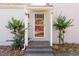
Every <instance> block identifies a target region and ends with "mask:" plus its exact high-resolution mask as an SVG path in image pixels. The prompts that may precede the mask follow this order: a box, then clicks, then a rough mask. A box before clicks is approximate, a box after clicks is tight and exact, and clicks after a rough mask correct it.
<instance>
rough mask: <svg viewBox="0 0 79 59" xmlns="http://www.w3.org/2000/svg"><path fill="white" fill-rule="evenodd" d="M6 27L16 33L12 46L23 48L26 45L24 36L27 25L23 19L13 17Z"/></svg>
mask: <svg viewBox="0 0 79 59" xmlns="http://www.w3.org/2000/svg"><path fill="white" fill-rule="evenodd" d="M6 27H7V28H8V29H10V30H11V33H12V34H13V35H14V37H13V39H14V41H13V44H12V48H13V49H17V48H19V49H22V48H23V45H24V36H25V25H24V23H23V21H21V20H18V19H15V18H13V17H12V18H11V20H9V21H8V25H7V26H6Z"/></svg>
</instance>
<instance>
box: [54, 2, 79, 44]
mask: <svg viewBox="0 0 79 59" xmlns="http://www.w3.org/2000/svg"><path fill="white" fill-rule="evenodd" d="M53 5H54V14H53V21H55V20H56V17H57V16H58V15H59V14H60V13H61V11H62V15H64V16H66V17H67V18H68V19H70V18H71V19H73V20H74V22H73V26H72V27H70V28H68V29H67V30H66V34H65V42H67V43H79V4H68V3H66V4H53ZM53 36H54V37H53V43H58V38H57V31H56V30H55V28H54V31H53Z"/></svg>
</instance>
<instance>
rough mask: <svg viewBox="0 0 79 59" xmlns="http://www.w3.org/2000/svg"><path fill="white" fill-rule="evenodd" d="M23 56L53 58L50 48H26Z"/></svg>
mask: <svg viewBox="0 0 79 59" xmlns="http://www.w3.org/2000/svg"><path fill="white" fill-rule="evenodd" d="M25 56H53V51H52V49H51V48H50V47H27V48H26V51H25Z"/></svg>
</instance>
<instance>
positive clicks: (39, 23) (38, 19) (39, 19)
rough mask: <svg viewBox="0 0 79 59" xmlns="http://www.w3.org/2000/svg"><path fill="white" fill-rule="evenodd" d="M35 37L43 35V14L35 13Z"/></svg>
mask: <svg viewBox="0 0 79 59" xmlns="http://www.w3.org/2000/svg"><path fill="white" fill-rule="evenodd" d="M35 37H44V14H35Z"/></svg>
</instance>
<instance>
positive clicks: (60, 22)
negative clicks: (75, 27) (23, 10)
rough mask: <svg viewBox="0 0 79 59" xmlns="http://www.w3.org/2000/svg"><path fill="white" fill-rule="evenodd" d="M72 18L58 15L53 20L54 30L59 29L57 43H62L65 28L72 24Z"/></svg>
mask: <svg viewBox="0 0 79 59" xmlns="http://www.w3.org/2000/svg"><path fill="white" fill-rule="evenodd" d="M72 22H73V21H72V20H71V19H69V20H67V18H66V17H65V16H58V17H57V21H56V22H55V24H54V26H55V27H56V30H58V31H59V36H58V38H59V44H64V34H65V32H66V31H65V29H66V28H68V27H70V26H72V25H71V24H72Z"/></svg>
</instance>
